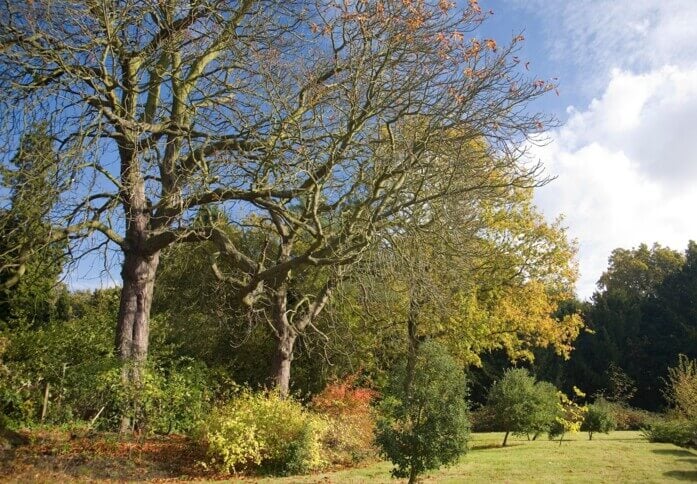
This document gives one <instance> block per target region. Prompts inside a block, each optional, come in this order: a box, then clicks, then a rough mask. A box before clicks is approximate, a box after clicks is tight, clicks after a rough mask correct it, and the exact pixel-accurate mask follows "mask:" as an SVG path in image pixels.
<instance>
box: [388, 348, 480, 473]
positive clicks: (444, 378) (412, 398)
mask: <svg viewBox="0 0 697 484" xmlns="http://www.w3.org/2000/svg"><path fill="white" fill-rule="evenodd" d="M414 368H415V372H414V377H413V380H412V381H411V382H410V384H409V385H408V387H407V385H406V384H405V383H406V381H407V378H408V374H407V371H408V370H407V364H406V362H404V363H403V364H402V365H400V366H399V367H398V368H397V369H395V371H394V373H393V374H392V375H391V378H390V381H389V385H388V386H387V388H386V390H385V392H384V395H383V399H382V401H381V402H380V408H379V411H380V418H379V420H378V426H377V432H376V441H377V443H378V444H379V445H380V448H381V450H382V454H383V455H384V456H385V457H387V458H388V459H389V460H390V461H391V462H392V463H393V464H394V469H393V471H392V474H393V475H394V476H395V477H409V482H410V483H411V482H415V480H416V478H417V476H418V475H419V474H421V473H423V472H424V471H427V470H431V469H437V468H439V467H440V466H442V465H447V464H452V463H453V462H455V461H456V460H457V459H458V458H459V457H460V456H461V455H462V454H463V453H464V452H465V451H466V449H467V439H468V435H469V423H468V418H467V413H468V412H467V400H466V397H467V390H466V386H465V379H464V374H463V372H462V369H461V368H460V367H459V366H458V365H457V363H456V362H455V360H454V359H453V358H452V357H451V356H450V355H448V353H447V351H446V350H445V349H444V348H443V347H442V346H440V345H438V344H437V343H434V342H427V343H424V344H423V345H422V346H421V347H420V349H419V352H418V355H417V357H416V364H415V367H414Z"/></svg>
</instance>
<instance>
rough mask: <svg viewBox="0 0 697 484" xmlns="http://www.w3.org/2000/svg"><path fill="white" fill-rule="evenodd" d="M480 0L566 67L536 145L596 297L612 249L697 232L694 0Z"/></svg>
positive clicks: (102, 279) (87, 278) (550, 212)
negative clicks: (550, 121) (554, 124)
mask: <svg viewBox="0 0 697 484" xmlns="http://www.w3.org/2000/svg"><path fill="white" fill-rule="evenodd" d="M479 3H480V5H481V6H482V8H484V9H486V10H489V9H491V10H493V12H494V14H493V16H492V17H491V18H490V19H489V20H488V21H487V22H486V24H485V25H484V26H483V28H482V31H481V32H479V33H478V34H477V35H481V36H482V37H493V38H495V39H496V40H497V41H499V42H504V41H505V40H506V39H510V38H511V37H512V36H513V35H517V34H519V33H520V32H523V33H524V35H525V38H526V42H525V45H524V47H523V50H522V52H521V53H520V57H521V58H522V59H523V60H524V61H529V62H530V71H531V73H533V74H534V75H535V76H537V77H540V78H543V79H551V78H554V77H557V78H559V81H558V82H559V84H560V87H559V95H558V96H557V95H555V94H554V93H550V95H548V96H546V97H545V98H544V99H542V100H541V101H539V102H538V103H537V104H536V106H535V108H536V109H540V110H543V111H546V112H550V113H553V114H555V115H556V116H557V118H558V119H559V121H560V122H561V125H560V126H559V127H558V128H556V129H553V130H552V131H550V132H549V133H548V143H547V144H546V145H545V146H543V147H538V146H531V149H530V154H531V156H532V157H533V158H534V159H539V160H541V161H542V162H543V163H544V165H545V167H546V170H547V173H548V174H549V175H552V176H555V177H556V179H555V180H554V181H553V182H552V183H550V184H549V185H547V186H545V187H543V188H541V189H539V190H538V192H537V194H536V201H537V203H538V205H539V207H540V208H541V210H542V211H543V213H544V214H545V215H546V216H547V217H548V218H549V219H550V220H551V219H554V218H555V217H556V216H558V215H559V214H564V216H565V225H566V226H567V227H568V230H569V235H570V236H571V237H572V238H575V239H576V240H577V242H578V245H579V268H580V280H579V283H578V286H577V289H578V295H579V296H580V297H581V298H584V299H585V298H588V297H590V295H591V294H592V292H593V290H594V289H595V282H596V281H597V279H598V277H599V276H600V274H601V273H602V271H603V270H604V269H605V267H606V265H607V259H608V256H609V255H610V252H611V250H612V249H614V248H617V247H626V248H629V247H634V246H637V245H638V244H640V243H643V242H644V243H649V244H650V243H653V242H659V243H661V244H663V245H667V246H670V247H673V248H675V249H678V250H683V249H684V248H685V247H686V246H687V241H688V240H690V239H697V216H695V215H694V211H695V207H697V150H695V149H694V145H695V143H697V49H696V48H695V46H697V27H695V26H696V25H697V0H490V1H487V0H480V1H479ZM114 262H115V258H114V257H112V258H111V260H110V261H108V262H107V264H106V265H105V264H104V262H103V261H100V260H97V259H92V258H88V259H86V260H84V261H83V262H82V263H81V266H80V267H77V268H74V270H73V271H71V274H70V275H69V276H68V283H69V284H70V285H71V286H72V287H74V288H88V287H95V286H99V285H104V284H106V285H113V284H114V283H116V281H117V280H118V266H117V264H114ZM106 269H108V270H106Z"/></svg>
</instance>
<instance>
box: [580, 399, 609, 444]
mask: <svg viewBox="0 0 697 484" xmlns="http://www.w3.org/2000/svg"><path fill="white" fill-rule="evenodd" d="M616 426H617V423H616V422H615V417H614V415H613V412H612V407H611V406H610V405H609V404H608V402H607V401H606V400H605V399H604V398H598V399H597V400H596V401H595V402H593V404H591V405H588V408H587V410H586V414H585V416H584V417H583V423H582V424H581V430H583V431H584V432H588V440H593V434H595V433H604V434H607V433H610V431H612V430H615V427H616Z"/></svg>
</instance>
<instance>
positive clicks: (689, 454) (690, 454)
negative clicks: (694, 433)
mask: <svg viewBox="0 0 697 484" xmlns="http://www.w3.org/2000/svg"><path fill="white" fill-rule="evenodd" d="M651 452H653V453H654V454H660V455H672V456H675V457H697V454H695V453H694V452H690V451H689V450H683V449H653V450H651Z"/></svg>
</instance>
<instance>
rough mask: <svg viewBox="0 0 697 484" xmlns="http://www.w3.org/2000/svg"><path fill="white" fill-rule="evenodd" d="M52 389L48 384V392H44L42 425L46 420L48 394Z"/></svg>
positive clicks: (47, 383)
mask: <svg viewBox="0 0 697 484" xmlns="http://www.w3.org/2000/svg"><path fill="white" fill-rule="evenodd" d="M50 388H51V384H50V383H49V382H46V390H45V391H44V404H43V406H42V407H41V423H44V420H45V419H46V413H47V412H48V392H49V390H50Z"/></svg>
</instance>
